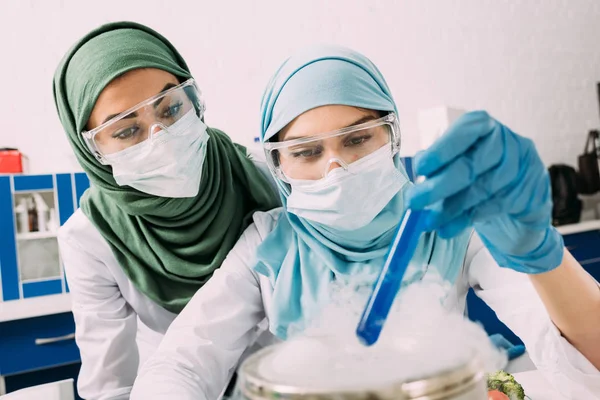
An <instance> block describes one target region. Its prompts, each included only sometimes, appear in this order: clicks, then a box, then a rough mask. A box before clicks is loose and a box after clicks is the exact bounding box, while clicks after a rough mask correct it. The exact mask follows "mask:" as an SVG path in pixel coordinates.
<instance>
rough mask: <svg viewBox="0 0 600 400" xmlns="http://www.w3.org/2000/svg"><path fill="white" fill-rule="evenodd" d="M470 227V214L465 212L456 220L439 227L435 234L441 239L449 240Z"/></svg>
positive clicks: (471, 223)
mask: <svg viewBox="0 0 600 400" xmlns="http://www.w3.org/2000/svg"><path fill="white" fill-rule="evenodd" d="M471 225H473V218H472V217H471V215H470V212H469V211H467V212H465V213H464V214H462V215H460V216H459V217H458V218H455V219H453V220H452V221H450V222H448V223H447V224H445V225H442V226H440V227H439V229H437V232H438V234H439V236H440V237H441V238H442V239H450V238H453V237H455V236H457V235H458V234H459V233H461V232H462V231H464V230H465V229H467V228H468V227H470V226H471Z"/></svg>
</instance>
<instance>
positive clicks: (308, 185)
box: [287, 146, 408, 231]
mask: <svg viewBox="0 0 600 400" xmlns="http://www.w3.org/2000/svg"><path fill="white" fill-rule="evenodd" d="M288 181H289V182H290V184H291V187H292V188H291V194H290V195H289V196H288V198H287V211H288V212H291V213H293V214H296V215H297V216H298V217H301V218H304V219H306V220H309V221H311V222H315V223H318V224H320V225H323V226H325V227H328V228H331V229H335V230H339V231H353V230H356V229H360V228H362V227H364V226H366V225H368V224H369V223H370V222H371V221H373V219H374V218H375V217H376V216H377V214H379V213H380V212H381V211H382V210H383V209H384V207H385V206H386V205H387V204H388V203H389V202H390V201H391V200H392V198H393V197H394V196H395V195H396V194H397V193H398V192H399V191H400V190H401V189H402V187H403V186H404V185H405V184H406V183H407V182H408V179H407V178H406V176H405V175H404V174H402V173H401V172H400V171H399V170H398V168H396V166H395V165H394V160H393V155H392V150H391V147H390V146H384V147H382V148H380V149H379V150H376V151H374V152H373V153H371V154H370V155H368V156H366V157H364V158H361V159H360V160H358V161H355V162H353V163H352V164H350V165H348V167H347V168H343V167H339V168H336V169H334V170H332V171H331V172H330V173H329V174H328V175H327V176H326V177H325V178H323V179H319V180H317V181H303V180H294V179H288Z"/></svg>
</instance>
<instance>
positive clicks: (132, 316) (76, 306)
mask: <svg viewBox="0 0 600 400" xmlns="http://www.w3.org/2000/svg"><path fill="white" fill-rule="evenodd" d="M249 153H250V154H251V157H252V158H253V161H254V163H255V165H256V166H257V167H258V168H259V170H261V171H262V173H263V174H264V175H265V176H266V177H267V178H268V179H269V181H270V182H271V183H272V184H273V188H274V190H277V189H276V187H275V186H274V183H273V182H272V178H271V175H270V173H269V171H268V168H267V165H266V163H265V161H264V153H262V152H249ZM58 242H59V247H60V252H61V258H62V261H63V264H64V267H65V272H66V277H67V283H68V285H69V290H70V292H71V299H72V309H73V315H74V317H75V325H76V333H75V338H76V341H77V345H78V347H79V350H80V353H81V361H82V366H81V371H80V373H79V379H78V385H77V386H78V390H79V394H80V395H81V396H82V397H83V398H85V399H88V400H121V399H128V398H129V394H130V392H131V388H132V386H133V382H134V380H135V377H136V375H137V372H138V369H139V366H140V365H141V364H143V362H144V361H145V360H146V359H147V358H148V357H149V356H150V354H152V353H153V352H154V350H155V349H156V348H157V347H158V344H159V343H160V341H161V339H162V337H163V335H164V334H165V332H166V331H167V328H168V327H169V325H170V324H171V322H173V320H174V319H175V317H176V315H175V314H173V313H171V312H169V311H167V310H165V309H164V308H162V307H161V306H159V305H157V304H156V303H154V302H153V301H152V300H150V299H149V298H148V297H147V296H146V295H144V294H143V293H141V292H140V291H139V290H137V288H136V287H135V286H134V285H133V283H132V282H131V281H130V280H129V278H128V277H127V275H126V274H125V272H124V271H123V269H122V268H121V266H120V265H119V263H118V262H117V259H116V258H115V256H114V255H113V253H112V250H111V248H110V247H109V245H108V243H107V242H106V240H105V239H104V238H103V237H102V235H101V234H100V232H99V231H98V230H97V229H96V227H94V226H93V225H92V223H91V222H90V220H89V219H88V218H87V217H86V216H85V215H84V214H83V212H82V211H81V210H77V211H76V212H75V213H74V214H73V215H72V216H71V218H70V219H69V220H68V221H67V222H66V223H65V225H63V226H62V227H61V228H60V229H59V231H58Z"/></svg>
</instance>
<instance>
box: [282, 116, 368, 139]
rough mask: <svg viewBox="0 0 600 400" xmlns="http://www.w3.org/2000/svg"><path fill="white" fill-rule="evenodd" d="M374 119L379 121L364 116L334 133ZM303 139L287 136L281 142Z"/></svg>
mask: <svg viewBox="0 0 600 400" xmlns="http://www.w3.org/2000/svg"><path fill="white" fill-rule="evenodd" d="M376 119H379V117H375V116H373V115H365V116H362V117H360V118H359V119H357V120H356V121H354V122H352V123H351V124H348V125H346V126H343V127H341V128H338V129H336V131H337V130H340V129H345V128H349V127H351V126H355V125H360V124H364V123H365V122H369V121H375V120H376ZM305 137H307V136H289V137H284V139H283V140H284V141H286V142H287V141H288V140H295V139H302V138H305Z"/></svg>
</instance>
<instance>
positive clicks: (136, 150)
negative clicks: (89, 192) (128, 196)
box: [105, 110, 209, 198]
mask: <svg viewBox="0 0 600 400" xmlns="http://www.w3.org/2000/svg"><path fill="white" fill-rule="evenodd" d="M206 129H207V126H206V125H205V124H204V122H202V121H201V120H200V118H198V116H197V115H196V111H195V110H191V111H189V112H188V113H187V114H186V115H184V116H183V117H182V118H181V119H180V120H179V121H177V122H176V123H174V124H173V125H171V126H170V127H169V130H168V132H166V131H164V130H163V131H160V132H159V133H158V134H157V135H158V136H157V137H155V138H153V139H152V140H147V141H145V142H143V143H140V144H138V145H135V146H132V147H130V148H128V149H126V150H123V151H120V152H118V153H115V154H110V155H107V156H105V158H106V160H107V161H108V163H109V164H110V165H111V166H112V170H113V177H114V178H115V181H116V182H117V184H119V185H120V186H131V187H132V188H135V189H137V190H139V191H140V192H144V193H148V194H151V195H154V196H158V197H170V198H181V197H195V196H196V195H197V194H198V191H199V190H200V178H201V175H202V166H203V165H204V159H205V158H206V143H207V142H208V139H209V136H208V133H207V132H206Z"/></svg>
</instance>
